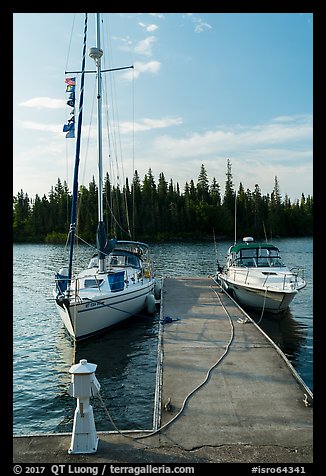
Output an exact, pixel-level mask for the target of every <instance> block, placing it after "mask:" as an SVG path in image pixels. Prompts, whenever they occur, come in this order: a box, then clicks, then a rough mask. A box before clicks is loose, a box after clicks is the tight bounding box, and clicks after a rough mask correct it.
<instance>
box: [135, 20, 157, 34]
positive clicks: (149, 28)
mask: <svg viewBox="0 0 326 476" xmlns="http://www.w3.org/2000/svg"><path fill="white" fill-rule="evenodd" d="M138 25H139V26H141V27H142V28H143V29H144V30H145V31H148V32H149V33H151V32H153V31H155V30H157V29H158V25H155V24H154V23H151V24H149V25H146V24H145V23H143V22H139V23H138Z"/></svg>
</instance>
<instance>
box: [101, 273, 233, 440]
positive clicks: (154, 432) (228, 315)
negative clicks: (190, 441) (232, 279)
mask: <svg viewBox="0 0 326 476" xmlns="http://www.w3.org/2000/svg"><path fill="white" fill-rule="evenodd" d="M212 279H213V278H212ZM214 282H215V281H214ZM210 288H211V289H212V291H213V292H214V294H215V295H216V296H217V297H218V300H219V303H220V305H221V306H222V307H223V309H224V311H225V313H226V315H227V317H228V320H229V323H230V329H231V333H230V338H229V341H228V343H227V345H226V348H225V351H224V352H223V354H222V355H221V357H220V358H219V359H218V360H217V361H216V362H215V363H214V364H213V365H212V366H211V367H210V368H209V369H208V371H207V373H206V377H205V379H204V380H203V381H202V382H201V383H200V384H199V385H197V387H195V388H194V389H193V390H191V392H189V393H188V395H187V396H186V397H185V399H184V400H183V403H182V406H181V409H180V410H179V411H178V413H177V414H176V415H175V416H174V417H173V418H172V419H171V420H169V421H168V422H167V423H165V424H164V425H163V426H161V427H160V428H158V429H157V430H155V431H152V432H151V433H148V434H146V435H142V436H131V435H126V434H125V433H124V432H123V431H121V430H119V429H118V428H117V426H116V425H115V423H114V421H113V419H112V417H111V415H110V413H109V411H108V409H107V408H106V406H105V403H104V401H103V399H102V397H101V396H100V394H98V397H99V398H100V400H101V403H102V405H103V407H104V411H105V413H106V415H107V416H108V418H109V420H110V422H111V424H112V425H113V427H114V428H115V430H116V431H117V432H118V433H120V434H121V435H122V436H124V437H125V438H131V439H133V440H140V439H143V438H148V437H149V436H153V435H156V434H157V433H159V432H161V431H162V430H163V429H165V428H167V427H168V426H169V425H171V423H173V422H174V421H175V420H176V419H177V418H179V416H180V415H181V414H182V412H183V411H184V409H185V407H186V404H187V402H188V400H189V399H190V398H191V397H192V395H194V394H195V393H196V392H197V391H198V390H199V389H200V388H201V387H203V386H204V385H205V384H206V383H207V381H208V379H209V377H210V374H211V372H212V371H213V370H214V369H215V367H217V365H218V364H219V363H220V362H221V361H222V360H223V359H224V357H225V356H226V355H227V353H228V352H229V349H230V346H231V344H232V341H233V338H234V325H233V322H232V318H231V316H230V314H229V312H228V310H227V308H226V307H225V306H224V304H223V302H222V300H221V298H220V296H219V295H218V293H217V292H216V290H215V289H214V288H213V287H212V286H210ZM140 431H142V430H140Z"/></svg>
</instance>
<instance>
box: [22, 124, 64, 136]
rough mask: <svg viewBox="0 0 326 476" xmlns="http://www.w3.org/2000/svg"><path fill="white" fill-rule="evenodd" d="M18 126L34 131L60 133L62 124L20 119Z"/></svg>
mask: <svg viewBox="0 0 326 476" xmlns="http://www.w3.org/2000/svg"><path fill="white" fill-rule="evenodd" d="M20 126H21V127H22V128H23V129H32V130H34V131H44V132H54V133H62V124H59V125H58V124H46V123H44V122H34V121H21V122H20Z"/></svg>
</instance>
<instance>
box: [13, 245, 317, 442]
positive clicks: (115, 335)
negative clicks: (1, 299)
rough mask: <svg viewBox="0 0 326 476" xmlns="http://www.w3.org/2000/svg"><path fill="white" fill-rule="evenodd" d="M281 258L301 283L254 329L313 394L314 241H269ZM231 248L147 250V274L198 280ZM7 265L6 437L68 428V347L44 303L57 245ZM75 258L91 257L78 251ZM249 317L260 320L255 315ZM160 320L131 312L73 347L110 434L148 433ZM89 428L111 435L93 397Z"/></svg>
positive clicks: (17, 250)
mask: <svg viewBox="0 0 326 476" xmlns="http://www.w3.org/2000/svg"><path fill="white" fill-rule="evenodd" d="M273 243H274V244H275V245H276V246H279V247H280V250H281V255H282V257H283V261H284V262H285V263H286V264H287V265H288V266H289V267H290V268H291V267H293V266H302V267H304V269H305V279H306V281H307V286H306V287H305V288H304V289H303V290H302V291H301V292H300V293H299V294H298V295H297V296H296V297H295V299H294V301H293V302H292V303H291V306H290V309H289V311H288V312H287V313H286V315H285V316H284V317H283V318H282V319H281V320H275V319H272V318H269V317H267V316H263V318H262V320H261V322H260V324H259V325H260V326H261V327H262V328H263V329H264V330H265V332H266V333H267V334H268V335H270V336H271V337H272V339H273V340H274V341H275V342H276V343H277V344H278V345H279V347H280V348H281V349H282V350H283V352H284V353H285V354H286V355H287V357H288V359H289V360H290V362H291V363H292V365H293V366H294V368H295V369H296V370H297V372H298V373H299V375H300V376H301V378H302V379H303V380H304V381H305V383H306V385H307V386H308V387H309V388H310V389H311V390H313V357H312V356H313V264H312V263H313V240H312V238H298V239H275V240H274V241H273ZM230 244H231V243H230V242H224V241H223V242H217V243H216V245H214V243H213V242H212V243H164V244H153V245H151V247H150V248H151V254H152V258H153V262H154V270H155V274H156V277H158V278H159V277H162V276H169V277H173V276H207V275H213V274H214V273H215V271H216V258H218V259H219V262H220V263H221V264H223V263H224V260H225V256H226V252H227V249H228V247H229V245H230ZM13 250H14V255H13V256H14V263H13V311H14V316H13V317H14V319H13V339H14V342H13V357H14V363H13V369H14V375H13V381H14V395H13V404H14V428H13V430H14V434H15V435H23V434H43V433H58V432H59V433H62V432H71V431H72V422H73V414H74V410H75V406H76V400H75V399H74V398H72V397H70V396H69V395H68V393H67V389H68V387H69V383H70V378H71V377H70V374H69V369H70V367H71V365H72V364H73V363H74V346H73V344H72V342H71V341H70V340H69V339H68V337H67V335H66V333H65V330H64V327H63V324H62V323H61V320H60V318H59V316H58V315H57V311H56V309H55V305H54V301H53V298H52V287H53V283H54V272H55V271H57V270H58V269H59V268H60V267H62V266H63V264H64V258H63V255H64V246H61V245H40V244H31V245H28V244H15V245H14V249H13ZM77 256H78V262H79V263H80V265H81V266H82V265H83V263H87V262H88V258H89V256H90V253H89V251H88V249H87V248H86V247H84V246H80V247H79V250H78V255H77ZM250 315H251V316H252V317H253V318H254V319H255V320H256V321H258V320H260V317H261V316H260V313H258V314H256V315H255V314H253V313H250ZM158 327H159V315H158V314H157V315H155V316H154V317H149V316H145V315H144V316H140V317H136V318H132V319H131V320H129V321H128V322H127V323H125V324H123V325H122V326H120V327H117V328H115V329H113V330H111V331H110V332H108V333H107V334H105V335H102V336H98V337H95V338H93V339H91V340H88V341H84V342H81V343H78V344H77V350H76V362H78V361H79V359H81V358H86V359H87V360H88V361H89V362H93V363H96V364H97V365H98V367H97V370H96V377H97V379H98V380H99V382H100V384H101V395H102V398H103V400H104V401H105V404H106V406H107V408H108V410H109V412H110V414H111V417H112V418H113V420H114V422H115V424H116V426H117V427H118V428H119V429H122V430H126V429H130V430H135V429H151V428H152V420H153V401H154V390H155V373H156V356H157V334H158ZM92 405H93V409H94V417H95V424H96V429H97V430H98V431H102V430H113V426H112V424H111V423H110V422H109V421H108V418H107V416H106V414H105V411H104V410H103V408H102V406H101V404H100V401H99V399H97V398H94V399H92Z"/></svg>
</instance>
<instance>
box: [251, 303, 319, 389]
mask: <svg viewBox="0 0 326 476" xmlns="http://www.w3.org/2000/svg"><path fill="white" fill-rule="evenodd" d="M247 312H248V314H249V315H250V317H252V319H253V320H254V321H255V322H256V323H257V324H258V325H259V327H261V329H262V330H263V331H264V332H265V333H266V334H267V335H268V336H269V337H270V338H271V339H272V340H273V341H274V342H275V344H276V345H278V347H279V348H280V349H281V350H282V351H283V353H284V354H285V355H286V357H287V358H288V360H289V361H290V362H291V364H292V365H293V367H294V368H295V369H296V370H297V372H298V373H299V374H300V375H301V377H302V378H303V380H304V381H305V383H306V384H307V385H308V387H309V388H311V389H312V387H313V385H312V370H311V369H312V356H311V352H310V349H311V347H312V327H311V322H310V319H300V320H298V319H296V318H295V317H294V315H293V313H292V311H291V309H288V310H287V311H285V312H284V313H283V314H282V315H280V316H275V315H273V314H269V313H264V314H263V316H262V315H261V312H258V311H253V310H247Z"/></svg>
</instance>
